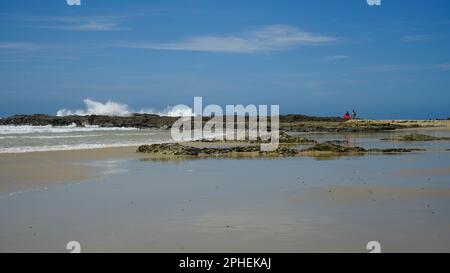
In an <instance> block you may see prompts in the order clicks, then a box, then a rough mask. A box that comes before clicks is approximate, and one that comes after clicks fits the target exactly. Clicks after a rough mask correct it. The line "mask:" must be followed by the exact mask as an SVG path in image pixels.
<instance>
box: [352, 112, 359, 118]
mask: <svg viewBox="0 0 450 273" xmlns="http://www.w3.org/2000/svg"><path fill="white" fill-rule="evenodd" d="M357 116H358V114H356V112H355V110H353V111H352V119H356V117H357Z"/></svg>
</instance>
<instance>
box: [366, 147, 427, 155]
mask: <svg viewBox="0 0 450 273" xmlns="http://www.w3.org/2000/svg"><path fill="white" fill-rule="evenodd" d="M421 151H425V150H424V149H406V148H390V149H369V150H368V152H370V153H385V154H396V153H412V152H421Z"/></svg>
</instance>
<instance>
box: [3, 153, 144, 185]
mask: <svg viewBox="0 0 450 273" xmlns="http://www.w3.org/2000/svg"><path fill="white" fill-rule="evenodd" d="M136 157H138V155H137V154H136V147H134V146H132V147H121V148H103V149H92V150H73V151H49V152H32V153H16V154H0V193H9V192H15V191H21V190H27V189H34V188H40V187H45V186H51V185H54V184H63V183H67V182H71V181H75V182H76V181H84V180H89V179H93V178H95V177H98V176H99V173H98V168H97V167H95V166H93V165H92V164H89V162H92V161H95V160H106V159H109V160H114V159H125V158H136Z"/></svg>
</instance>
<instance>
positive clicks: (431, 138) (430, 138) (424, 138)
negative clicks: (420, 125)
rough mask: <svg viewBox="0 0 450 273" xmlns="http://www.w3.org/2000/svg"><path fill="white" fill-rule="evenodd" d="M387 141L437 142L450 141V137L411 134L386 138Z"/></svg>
mask: <svg viewBox="0 0 450 273" xmlns="http://www.w3.org/2000/svg"><path fill="white" fill-rule="evenodd" d="M382 140H387V141H436V140H450V137H434V136H428V135H423V134H410V135H404V136H398V137H392V138H384V139H382Z"/></svg>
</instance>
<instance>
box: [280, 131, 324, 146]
mask: <svg viewBox="0 0 450 273" xmlns="http://www.w3.org/2000/svg"><path fill="white" fill-rule="evenodd" d="M279 142H280V143H283V144H289V143H290V144H316V143H317V141H315V140H311V139H307V138H304V137H301V136H292V135H290V134H288V133H286V132H285V131H280V139H279Z"/></svg>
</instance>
